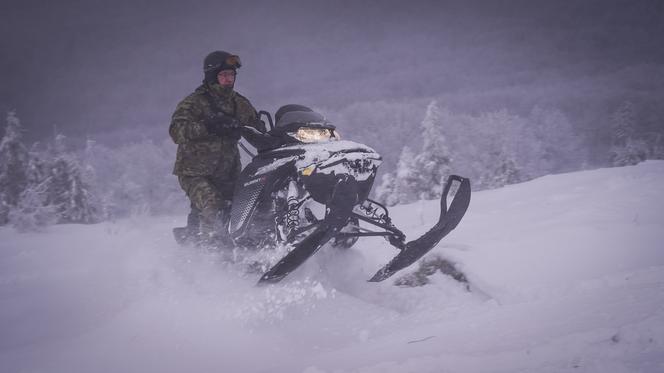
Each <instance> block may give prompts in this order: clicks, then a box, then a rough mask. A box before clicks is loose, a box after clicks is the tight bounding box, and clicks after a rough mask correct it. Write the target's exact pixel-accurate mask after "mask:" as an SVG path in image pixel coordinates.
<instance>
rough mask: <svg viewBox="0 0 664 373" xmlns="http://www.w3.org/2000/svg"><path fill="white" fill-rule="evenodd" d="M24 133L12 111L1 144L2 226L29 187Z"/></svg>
mask: <svg viewBox="0 0 664 373" xmlns="http://www.w3.org/2000/svg"><path fill="white" fill-rule="evenodd" d="M22 131H23V128H22V126H21V121H20V120H19V119H18V117H16V113H15V112H13V111H10V112H9V113H8V114H7V126H6V127H5V134H4V137H3V138H2V141H1V142H0V225H5V224H7V222H8V221H9V213H10V211H11V210H12V209H14V208H15V207H16V206H17V205H18V202H19V200H20V197H21V193H22V192H23V191H24V190H25V188H26V187H27V176H26V169H27V164H28V150H27V149H26V147H25V145H23V143H22V142H21V135H22Z"/></svg>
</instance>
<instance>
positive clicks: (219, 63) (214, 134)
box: [169, 51, 265, 246]
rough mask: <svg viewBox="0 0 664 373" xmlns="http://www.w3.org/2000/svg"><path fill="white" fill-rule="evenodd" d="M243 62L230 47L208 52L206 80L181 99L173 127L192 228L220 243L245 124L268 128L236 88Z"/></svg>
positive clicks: (178, 172)
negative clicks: (242, 128)
mask: <svg viewBox="0 0 664 373" xmlns="http://www.w3.org/2000/svg"><path fill="white" fill-rule="evenodd" d="M240 66H241V64H240V58H239V57H238V56H236V55H232V54H230V53H228V52H224V51H215V52H212V53H210V54H209V55H208V56H207V57H205V60H204V63H203V71H204V75H205V78H204V80H203V84H202V85H201V86H199V87H198V88H196V90H195V91H194V92H193V93H192V94H190V95H189V96H187V97H186V98H185V99H184V100H182V102H180V103H179V104H178V106H177V108H176V109H175V112H174V113H173V118H172V121H171V125H170V128H169V133H170V135H171V138H172V139H173V141H174V142H175V143H176V144H177V145H178V149H177V158H176V160H175V167H174V170H173V174H175V175H177V177H178V181H179V182H180V186H181V187H182V189H183V190H184V191H185V193H186V194H187V197H189V200H190V201H191V208H192V212H191V213H190V214H189V218H188V222H187V225H188V229H189V230H191V229H192V228H193V230H194V231H196V233H197V234H198V235H199V238H200V240H199V242H200V243H202V244H204V245H210V246H218V245H219V243H221V242H223V239H224V236H223V234H224V231H223V229H222V228H221V227H222V224H223V222H222V219H223V216H227V215H228V210H229V209H230V204H231V200H232V198H233V189H234V187H235V180H236V179H237V177H238V175H239V173H240V169H241V164H240V155H239V151H238V147H237V143H238V141H239V139H240V134H241V127H242V126H251V127H253V128H255V129H257V130H258V131H260V132H265V124H264V123H263V122H261V121H260V120H259V118H258V114H257V113H256V110H255V109H254V107H253V106H252V105H251V103H250V102H249V100H248V99H247V98H245V97H244V96H242V95H240V94H239V93H237V92H235V90H234V87H235V78H236V76H237V69H239V68H240Z"/></svg>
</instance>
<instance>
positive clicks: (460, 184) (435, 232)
mask: <svg viewBox="0 0 664 373" xmlns="http://www.w3.org/2000/svg"><path fill="white" fill-rule="evenodd" d="M453 185H455V186H457V190H456V193H454V197H453V199H452V202H451V203H450V207H449V209H448V208H447V197H448V194H449V193H450V189H451V188H452V186H453ZM469 204H470V181H469V180H468V179H467V178H464V177H461V176H457V175H451V176H450V177H449V178H448V179H447V183H446V184H445V187H444V189H443V195H442V196H441V198H440V218H439V219H438V223H436V225H434V226H433V228H431V229H430V230H429V231H428V232H426V233H425V234H423V235H422V236H421V237H419V238H417V239H415V240H413V241H409V242H408V243H406V247H405V248H404V249H403V250H402V251H401V252H400V253H399V254H398V255H397V256H395V257H394V258H393V259H392V260H391V261H390V262H389V263H388V264H386V265H385V266H384V267H383V268H381V269H380V270H379V271H378V272H376V274H375V275H374V276H373V277H372V278H371V279H370V280H369V281H370V282H379V281H383V280H385V279H388V278H389V277H390V276H392V275H394V274H395V273H396V272H398V271H400V270H402V269H404V268H406V267H408V266H409V265H411V264H413V263H415V262H416V261H417V260H419V259H420V258H421V257H423V256H424V255H425V254H426V253H428V252H429V251H430V250H431V249H433V248H434V247H435V246H436V245H437V244H438V242H440V240H441V239H443V237H445V236H446V235H447V234H448V233H450V232H451V231H452V230H453V229H454V228H455V227H456V226H457V225H458V224H459V222H460V221H461V219H462V218H463V216H464V214H465V213H466V210H467V209H468V205H469Z"/></svg>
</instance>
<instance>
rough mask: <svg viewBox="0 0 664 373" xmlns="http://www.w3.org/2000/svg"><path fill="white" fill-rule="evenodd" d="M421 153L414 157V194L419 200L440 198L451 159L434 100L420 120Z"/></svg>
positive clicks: (448, 173) (449, 171) (449, 170)
mask: <svg viewBox="0 0 664 373" xmlns="http://www.w3.org/2000/svg"><path fill="white" fill-rule="evenodd" d="M421 127H422V140H423V142H422V151H421V152H420V153H419V154H417V156H415V160H414V163H415V164H414V168H415V170H416V171H415V172H416V174H417V176H418V178H419V179H420V180H419V183H417V186H418V188H417V190H416V194H417V197H418V198H420V199H437V198H440V196H441V194H442V190H443V187H442V186H443V184H444V183H445V179H446V178H447V176H449V175H450V174H451V168H450V163H451V162H452V157H451V156H450V151H449V149H448V145H447V141H446V139H445V136H444V135H443V129H442V123H441V112H440V109H439V108H438V103H437V102H436V101H435V100H434V101H431V102H430V103H429V105H428V106H427V111H426V114H425V115H424V120H422V124H421Z"/></svg>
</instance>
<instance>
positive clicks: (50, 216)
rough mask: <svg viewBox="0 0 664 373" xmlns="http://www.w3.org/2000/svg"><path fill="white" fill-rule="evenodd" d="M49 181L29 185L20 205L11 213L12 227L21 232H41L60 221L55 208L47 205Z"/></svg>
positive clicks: (23, 193)
mask: <svg viewBox="0 0 664 373" xmlns="http://www.w3.org/2000/svg"><path fill="white" fill-rule="evenodd" d="M48 185H49V179H45V180H44V181H42V182H41V183H37V184H29V186H28V187H27V188H26V189H25V190H24V191H23V192H22V193H21V197H20V200H19V203H18V205H17V206H16V207H15V208H14V209H12V211H10V212H9V221H10V222H11V225H12V226H13V227H14V228H16V229H17V230H18V231H19V232H27V231H40V230H43V229H44V228H45V227H47V226H49V225H52V224H55V223H56V222H57V220H58V217H57V211H56V208H55V206H53V205H50V204H48V203H47V196H48V194H47V192H48Z"/></svg>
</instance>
